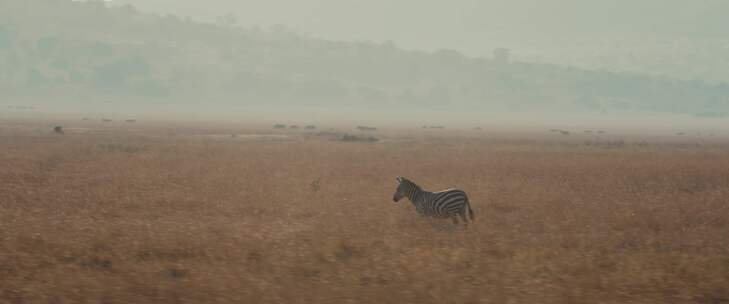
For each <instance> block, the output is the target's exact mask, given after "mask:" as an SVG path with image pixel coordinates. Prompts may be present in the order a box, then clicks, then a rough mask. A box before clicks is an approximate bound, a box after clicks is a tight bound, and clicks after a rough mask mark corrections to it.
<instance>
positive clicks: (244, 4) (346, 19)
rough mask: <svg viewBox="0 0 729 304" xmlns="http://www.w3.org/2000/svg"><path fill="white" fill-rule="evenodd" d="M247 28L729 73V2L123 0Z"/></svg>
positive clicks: (683, 73) (722, 77) (675, 71)
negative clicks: (227, 17)
mask: <svg viewBox="0 0 729 304" xmlns="http://www.w3.org/2000/svg"><path fill="white" fill-rule="evenodd" d="M114 2H115V3H131V4H134V5H136V6H138V7H139V8H142V9H145V10H150V11H155V12H159V13H174V14H178V15H180V16H191V17H194V18H199V19H201V20H210V21H214V20H217V19H218V18H219V17H220V16H224V15H228V14H230V15H233V16H235V17H237V18H236V22H237V24H240V25H242V26H246V27H250V26H263V27H267V26H271V25H275V24H282V25H285V26H287V27H289V28H291V29H294V30H296V31H297V32H302V33H306V34H308V35H311V36H316V37H324V38H327V39H335V40H372V41H387V40H390V41H394V42H395V43H396V44H397V45H398V46H402V47H404V48H409V49H420V50H429V51H432V50H437V49H441V48H450V49H457V50H460V51H462V52H464V53H466V54H468V55H471V56H491V53H492V51H493V49H494V48H498V47H505V48H509V49H512V50H513V53H514V56H515V57H516V58H518V59H519V60H523V61H538V62H546V63H559V64H569V65H576V66H580V67H585V68H603V69H608V70H618V71H619V70H628V71H638V72H643V73H650V74H655V75H661V74H664V75H671V76H672V77H676V78H681V79H693V78H700V79H707V80H712V81H727V80H729V57H727V56H726V54H727V53H728V52H729V38H728V37H729V21H727V20H729V18H726V14H727V13H728V12H729V2H727V1H723V0H698V1H682V0H639V1H629V0H614V1H600V0H559V1H541V0H518V1H501V0H457V1H438V0H425V1H423V0H421V1H417V0H400V1H387V0H370V1H364V0H344V1H342V0H302V1H287V0H274V1H266V0H243V1H236V0H212V1H196V0H114Z"/></svg>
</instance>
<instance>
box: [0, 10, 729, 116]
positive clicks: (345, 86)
mask: <svg viewBox="0 0 729 304" xmlns="http://www.w3.org/2000/svg"><path fill="white" fill-rule="evenodd" d="M0 5H1V6H2V10H0V16H2V19H0V59H1V60H0V88H2V90H3V92H4V98H3V100H2V103H3V104H4V107H3V109H2V112H0V115H4V116H10V117H12V116H17V115H26V114H27V113H19V112H18V111H15V109H16V108H18V107H20V108H22V107H24V106H33V108H34V109H35V112H37V113H46V112H48V113H79V115H81V114H82V113H84V112H87V113H101V114H99V115H102V114H104V115H107V116H108V115H112V114H114V113H124V112H129V113H134V114H136V115H138V116H147V117H152V116H154V117H167V118H183V117H186V118H196V119H202V118H205V119H211V120H216V119H226V118H227V119H240V120H255V122H261V123H263V122H265V123H272V122H276V121H280V120H296V119H297V118H310V119H316V118H321V119H322V120H323V121H333V120H336V121H338V122H347V121H348V120H353V121H357V122H361V121H372V122H373V123H380V124H384V123H389V124H398V123H399V124H400V125H402V126H406V127H407V126H411V125H418V124H427V123H429V122H431V121H432V122H434V123H438V124H451V125H458V124H460V125H462V126H476V125H480V124H488V123H489V122H491V123H492V124H500V125H502V126H505V127H507V128H508V127H509V126H507V125H509V124H511V125H518V124H519V122H528V123H530V125H535V126H536V125H542V126H548V125H553V124H555V123H562V124H567V125H575V126H580V127H581V126H583V125H584V124H583V122H588V123H589V122H599V123H600V124H601V125H600V126H596V127H607V126H608V125H616V126H625V125H626V124H627V125H630V126H636V127H640V126H665V123H664V122H666V121H673V122H676V123H677V124H678V125H677V126H676V128H690V127H692V126H696V127H697V128H714V127H716V126H723V125H724V123H723V122H724V120H725V119H724V117H725V116H726V115H727V113H728V111H729V99H728V98H729V97H728V96H729V86H728V85H727V84H726V81H727V80H729V75H727V74H725V73H726V71H729V68H727V64H729V62H727V60H726V56H724V54H725V52H726V50H727V47H729V40H727V39H726V38H725V37H726V33H725V32H726V29H727V28H729V26H725V25H727V24H726V23H727V21H726V20H725V18H722V16H721V14H719V13H718V12H720V11H722V10H723V9H726V3H725V2H722V1H694V2H690V3H689V2H685V1H637V2H629V1H617V2H614V1H613V2H610V3H606V2H600V1H559V2H550V3H546V2H543V1H516V2H509V3H505V2H501V1H459V2H456V3H452V4H445V3H442V2H439V1H398V2H396V3H393V2H387V1H326V0H318V1H313V0H310V1H252V0H248V1H224V0H218V1H206V2H200V1H163V0H146V1H134V0H115V1H106V2H103V1H61V0H59V1H51V0H49V1H33V2H27V1H18V0H5V1H3V2H2V3H0ZM236 115H238V116H236Z"/></svg>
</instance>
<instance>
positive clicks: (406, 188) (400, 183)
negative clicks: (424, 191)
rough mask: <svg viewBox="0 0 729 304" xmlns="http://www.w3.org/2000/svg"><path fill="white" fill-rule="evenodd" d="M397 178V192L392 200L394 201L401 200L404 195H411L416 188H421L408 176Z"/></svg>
mask: <svg viewBox="0 0 729 304" xmlns="http://www.w3.org/2000/svg"><path fill="white" fill-rule="evenodd" d="M396 180H397V189H395V194H393V195H392V200H393V201H394V202H398V201H400V200H401V199H402V198H403V197H406V196H407V197H410V195H412V194H413V192H415V189H420V187H418V185H416V184H415V183H413V182H411V181H410V180H408V179H407V178H404V177H402V176H398V177H397V178H396Z"/></svg>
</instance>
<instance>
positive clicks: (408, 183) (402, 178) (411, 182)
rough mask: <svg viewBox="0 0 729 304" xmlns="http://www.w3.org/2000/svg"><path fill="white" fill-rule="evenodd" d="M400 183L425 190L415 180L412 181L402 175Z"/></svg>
mask: <svg viewBox="0 0 729 304" xmlns="http://www.w3.org/2000/svg"><path fill="white" fill-rule="evenodd" d="M400 183H401V184H403V185H405V186H406V187H407V188H408V189H417V190H420V191H423V188H421V187H420V186H418V185H417V184H416V183H414V182H413V181H411V180H409V179H407V178H404V177H400Z"/></svg>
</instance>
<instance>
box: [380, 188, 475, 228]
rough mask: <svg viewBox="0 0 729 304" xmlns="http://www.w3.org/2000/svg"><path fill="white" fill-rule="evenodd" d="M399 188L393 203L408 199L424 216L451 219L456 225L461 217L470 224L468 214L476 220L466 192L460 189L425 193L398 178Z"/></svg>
mask: <svg viewBox="0 0 729 304" xmlns="http://www.w3.org/2000/svg"><path fill="white" fill-rule="evenodd" d="M397 182H398V187H397V190H395V194H394V195H393V197H392V199H393V201H395V202H397V201H399V200H400V199H402V198H403V197H407V198H408V199H409V200H410V201H411V202H412V203H413V205H415V210H416V211H417V212H418V213H419V214H421V215H424V216H430V217H439V218H451V219H452V220H453V223H454V224H457V223H458V217H459V216H460V217H461V219H462V220H463V221H464V222H466V223H467V222H468V219H467V218H466V212H468V215H469V217H470V218H471V220H474V216H473V210H471V204H470V203H469V201H468V196H467V195H466V192H464V191H463V190H460V189H448V190H443V191H439V192H428V191H424V190H423V189H422V188H420V186H418V185H416V184H415V183H413V182H412V181H410V180H408V179H406V178H404V177H398V178H397Z"/></svg>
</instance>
